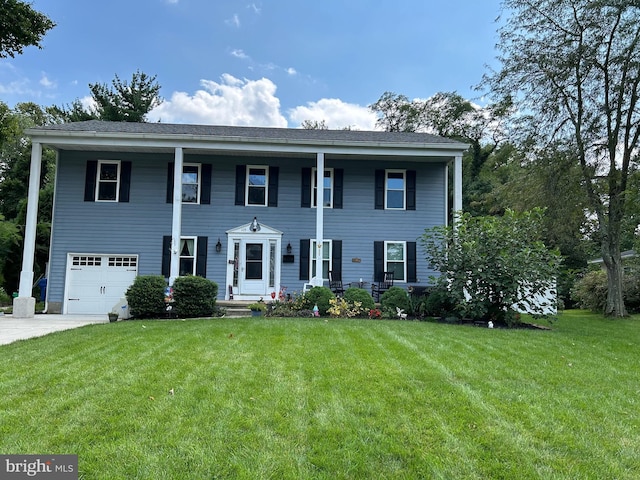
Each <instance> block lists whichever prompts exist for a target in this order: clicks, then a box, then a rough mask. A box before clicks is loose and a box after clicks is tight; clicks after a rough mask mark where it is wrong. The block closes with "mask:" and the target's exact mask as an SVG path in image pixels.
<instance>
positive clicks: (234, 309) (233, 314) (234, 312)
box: [216, 300, 255, 318]
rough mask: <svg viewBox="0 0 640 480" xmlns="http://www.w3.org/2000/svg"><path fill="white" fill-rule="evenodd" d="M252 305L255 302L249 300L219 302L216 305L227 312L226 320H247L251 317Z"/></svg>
mask: <svg viewBox="0 0 640 480" xmlns="http://www.w3.org/2000/svg"><path fill="white" fill-rule="evenodd" d="M252 303H255V302H254V301H249V300H235V301H234V300H219V301H217V302H216V305H217V306H218V307H220V308H224V309H225V310H226V311H227V313H226V314H225V318H245V317H250V316H251V310H249V305H250V304H252Z"/></svg>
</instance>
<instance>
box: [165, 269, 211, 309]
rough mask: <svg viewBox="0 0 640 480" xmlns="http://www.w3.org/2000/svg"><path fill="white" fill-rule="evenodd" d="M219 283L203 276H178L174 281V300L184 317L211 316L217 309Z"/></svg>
mask: <svg viewBox="0 0 640 480" xmlns="http://www.w3.org/2000/svg"><path fill="white" fill-rule="evenodd" d="M217 295H218V284H217V283H216V282H213V281H211V280H207V279H206V278H203V277H197V276H192V275H189V276H186V277H178V278H176V279H175V281H174V282H173V300H174V301H175V306H176V309H177V310H178V315H179V316H180V317H183V318H193V317H211V316H212V315H213V313H214V312H215V311H216V296H217Z"/></svg>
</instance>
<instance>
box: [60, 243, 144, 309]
mask: <svg viewBox="0 0 640 480" xmlns="http://www.w3.org/2000/svg"><path fill="white" fill-rule="evenodd" d="M68 265H69V266H68V268H67V295H66V301H67V302H66V312H67V313H71V314H74V313H75V314H103V313H107V312H109V311H111V309H112V308H113V306H114V305H116V304H117V303H118V302H119V301H120V299H121V298H122V297H124V295H125V292H126V291H127V289H128V288H129V286H130V285H131V284H132V283H133V281H134V280H135V277H136V275H137V274H138V268H137V267H138V258H137V256H136V255H120V256H114V255H84V254H83V255H77V254H73V255H70V256H69V262H68Z"/></svg>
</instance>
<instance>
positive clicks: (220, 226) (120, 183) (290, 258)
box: [14, 121, 467, 316]
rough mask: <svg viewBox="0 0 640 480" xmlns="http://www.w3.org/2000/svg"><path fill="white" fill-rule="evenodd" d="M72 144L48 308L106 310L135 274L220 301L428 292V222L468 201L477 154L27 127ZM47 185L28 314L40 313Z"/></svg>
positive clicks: (315, 134)
mask: <svg viewBox="0 0 640 480" xmlns="http://www.w3.org/2000/svg"><path fill="white" fill-rule="evenodd" d="M28 134H29V135H30V136H31V139H32V142H33V152H32V163H31V176H32V178H39V174H40V163H41V156H42V147H43V146H47V147H51V148H54V149H55V150H56V151H57V168H56V184H55V194H54V207H53V221H52V230H51V245H50V260H49V263H48V272H47V277H48V289H47V304H48V311H49V312H52V313H55V312H61V313H69V314H73V313H79V314H90V313H91V314H103V313H106V312H108V311H110V310H111V308H112V307H113V306H114V305H115V304H116V303H117V302H118V301H119V300H120V299H121V298H122V297H123V296H124V292H125V291H126V289H127V287H128V286H129V285H130V284H131V283H132V281H133V279H134V278H135V276H136V275H147V274H162V275H164V276H165V277H166V278H167V281H168V282H169V283H171V282H172V281H173V279H175V277H177V276H180V275H190V274H192V275H202V276H204V277H206V278H209V279H211V280H213V281H215V282H216V283H217V284H218V285H219V299H229V298H230V297H233V298H234V299H247V300H255V299H258V298H260V297H263V298H265V299H269V298H270V296H271V294H272V292H276V293H279V292H280V291H281V290H284V289H285V288H286V292H287V293H294V292H300V291H301V290H302V289H303V285H304V284H306V283H312V284H314V285H319V284H322V283H323V282H324V283H325V284H326V281H327V280H328V275H329V272H332V275H333V276H334V277H335V278H337V279H341V280H342V281H343V282H344V283H350V282H360V281H361V282H364V284H365V285H366V284H367V283H371V282H374V281H376V280H378V279H379V277H380V276H381V275H382V272H384V271H393V272H394V273H395V283H396V284H397V285H407V286H408V285H419V284H422V285H424V284H426V283H427V281H428V277H429V276H430V275H431V274H433V273H434V272H431V271H430V270H429V268H428V265H427V263H426V261H425V260H424V255H423V253H422V252H421V251H420V246H419V237H420V235H421V234H422V233H423V231H424V229H425V228H427V227H431V226H434V225H442V224H445V223H446V222H447V217H448V208H447V198H448V191H447V190H448V187H447V184H448V182H447V171H448V169H449V168H450V167H451V166H453V167H454V178H455V181H454V185H455V187H454V195H453V198H454V205H453V207H454V209H456V210H459V209H460V208H461V184H462V181H461V178H462V177H461V175H462V173H461V166H462V154H463V151H464V150H465V149H466V147H467V146H466V145H464V144H461V143H458V142H455V141H452V140H448V139H445V138H441V137H437V136H433V135H427V134H421V133H397V132H370V131H349V130H340V131H336V130H303V129H281V128H253V127H226V126H203V125H172V124H162V123H117V122H100V121H88V122H79V123H69V124H64V125H55V126H47V127H42V128H34V129H30V130H28ZM35 212H37V182H36V183H35V185H30V192H29V204H28V213H27V226H26V236H25V249H24V257H23V268H22V272H21V280H20V291H19V296H18V298H17V299H16V300H15V302H14V306H15V308H14V312H15V314H16V315H17V316H30V315H32V314H33V303H32V299H31V298H30V297H31V285H32V282H33V252H34V246H35V225H36V221H37V219H36V218H35V217H36V213H35Z"/></svg>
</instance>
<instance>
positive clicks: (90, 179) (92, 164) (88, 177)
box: [84, 160, 98, 202]
mask: <svg viewBox="0 0 640 480" xmlns="http://www.w3.org/2000/svg"><path fill="white" fill-rule="evenodd" d="M97 174H98V161H97V160H89V161H88V162H87V172H86V174H85V177H84V201H85V202H95V201H96V175H97Z"/></svg>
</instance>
